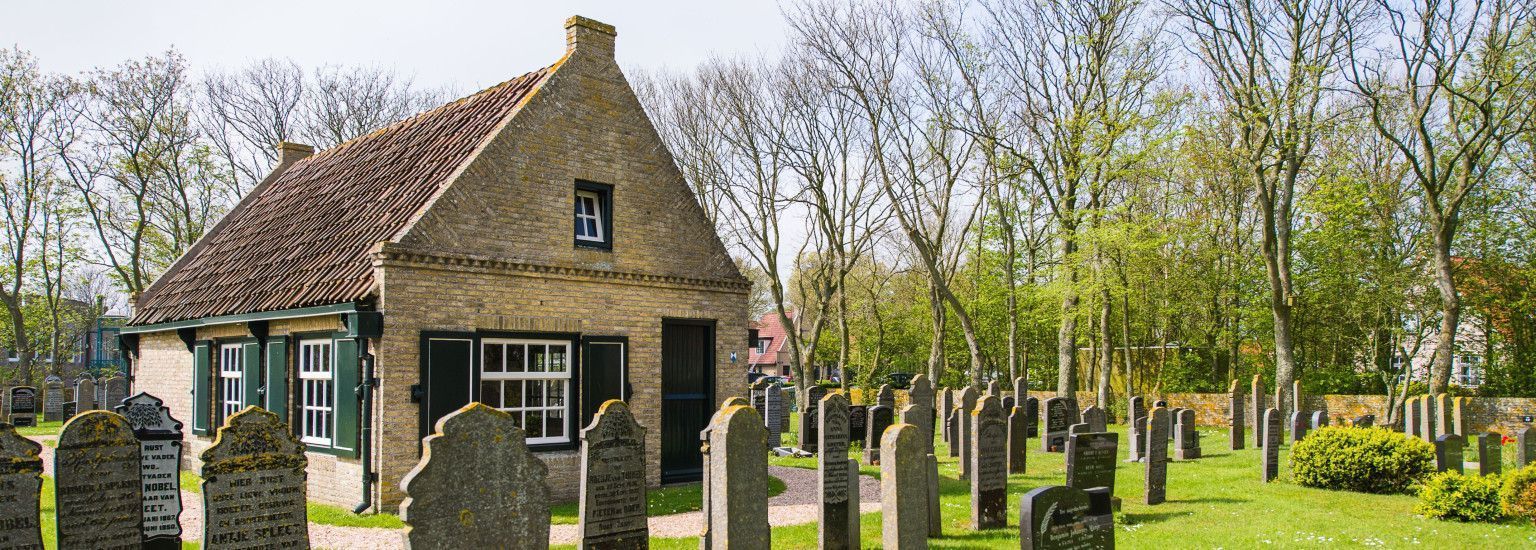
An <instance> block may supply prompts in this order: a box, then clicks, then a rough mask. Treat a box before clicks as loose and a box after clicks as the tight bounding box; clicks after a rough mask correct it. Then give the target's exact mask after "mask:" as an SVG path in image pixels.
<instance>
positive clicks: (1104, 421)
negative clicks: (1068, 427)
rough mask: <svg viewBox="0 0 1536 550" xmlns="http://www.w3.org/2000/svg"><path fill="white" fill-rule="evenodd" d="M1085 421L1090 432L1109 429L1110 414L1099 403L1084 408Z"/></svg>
mask: <svg viewBox="0 0 1536 550" xmlns="http://www.w3.org/2000/svg"><path fill="white" fill-rule="evenodd" d="M1083 423H1084V424H1087V425H1088V431H1090V432H1095V433H1097V432H1107V431H1109V418H1108V415H1107V414H1106V413H1105V412H1104V409H1101V408H1099V406H1098V405H1092V406H1089V407H1088V408H1086V409H1083Z"/></svg>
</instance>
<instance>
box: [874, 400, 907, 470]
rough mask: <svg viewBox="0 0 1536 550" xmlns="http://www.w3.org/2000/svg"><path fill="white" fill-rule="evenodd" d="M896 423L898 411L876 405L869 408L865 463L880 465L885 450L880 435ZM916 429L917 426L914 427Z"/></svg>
mask: <svg viewBox="0 0 1536 550" xmlns="http://www.w3.org/2000/svg"><path fill="white" fill-rule="evenodd" d="M895 423H896V411H893V410H891V408H890V407H888V406H885V405H875V406H873V407H870V408H869V422H868V427H867V428H866V430H865V435H864V441H865V442H866V443H865V445H864V461H865V462H868V463H870V464H880V452H881V451H882V450H883V449H882V448H881V445H882V444H883V441H882V440H881V439H880V434H883V433H885V429H886V428H889V427H891V425H892V424H895ZM913 427H914V428H916V426H913Z"/></svg>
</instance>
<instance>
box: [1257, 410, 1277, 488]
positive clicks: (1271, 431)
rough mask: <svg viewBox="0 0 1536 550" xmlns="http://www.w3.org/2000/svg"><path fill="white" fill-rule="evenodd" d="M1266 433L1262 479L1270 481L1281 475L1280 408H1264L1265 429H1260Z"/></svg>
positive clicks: (1266, 481)
mask: <svg viewBox="0 0 1536 550" xmlns="http://www.w3.org/2000/svg"><path fill="white" fill-rule="evenodd" d="M1259 433H1262V434H1264V444H1263V445H1262V446H1261V448H1262V449H1263V451H1264V460H1263V469H1264V471H1263V475H1262V476H1261V479H1262V480H1263V481H1264V482H1265V483H1269V482H1270V481H1272V480H1274V479H1275V478H1276V477H1279V476H1280V409H1276V408H1273V407H1271V408H1268V409H1265V410H1264V429H1262V430H1259Z"/></svg>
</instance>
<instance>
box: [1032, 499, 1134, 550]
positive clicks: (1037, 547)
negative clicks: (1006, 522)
mask: <svg viewBox="0 0 1536 550" xmlns="http://www.w3.org/2000/svg"><path fill="white" fill-rule="evenodd" d="M1109 497H1110V492H1109V490H1108V489H1103V488H1099V489H1090V490H1087V491H1084V490H1082V489H1077V488H1073V487H1063V486H1059V485H1051V486H1045V487H1039V488H1036V489H1034V490H1032V491H1030V492H1028V493H1024V496H1022V497H1020V498H1019V547H1020V548H1022V549H1025V550H1058V549H1068V548H1071V549H1095V550H1098V549H1107V550H1112V549H1113V548H1114V547H1115V515H1114V512H1113V509H1112V507H1111V505H1110V498H1109Z"/></svg>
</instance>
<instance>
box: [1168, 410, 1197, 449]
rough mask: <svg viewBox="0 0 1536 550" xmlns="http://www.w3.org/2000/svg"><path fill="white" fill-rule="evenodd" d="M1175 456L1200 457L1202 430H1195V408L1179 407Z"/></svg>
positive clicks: (1174, 438)
mask: <svg viewBox="0 0 1536 550" xmlns="http://www.w3.org/2000/svg"><path fill="white" fill-rule="evenodd" d="M1173 449H1174V458H1177V459H1179V460H1194V459H1197V458H1200V432H1198V431H1195V410H1194V409H1179V418H1178V421H1177V422H1174V430H1173Z"/></svg>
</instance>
